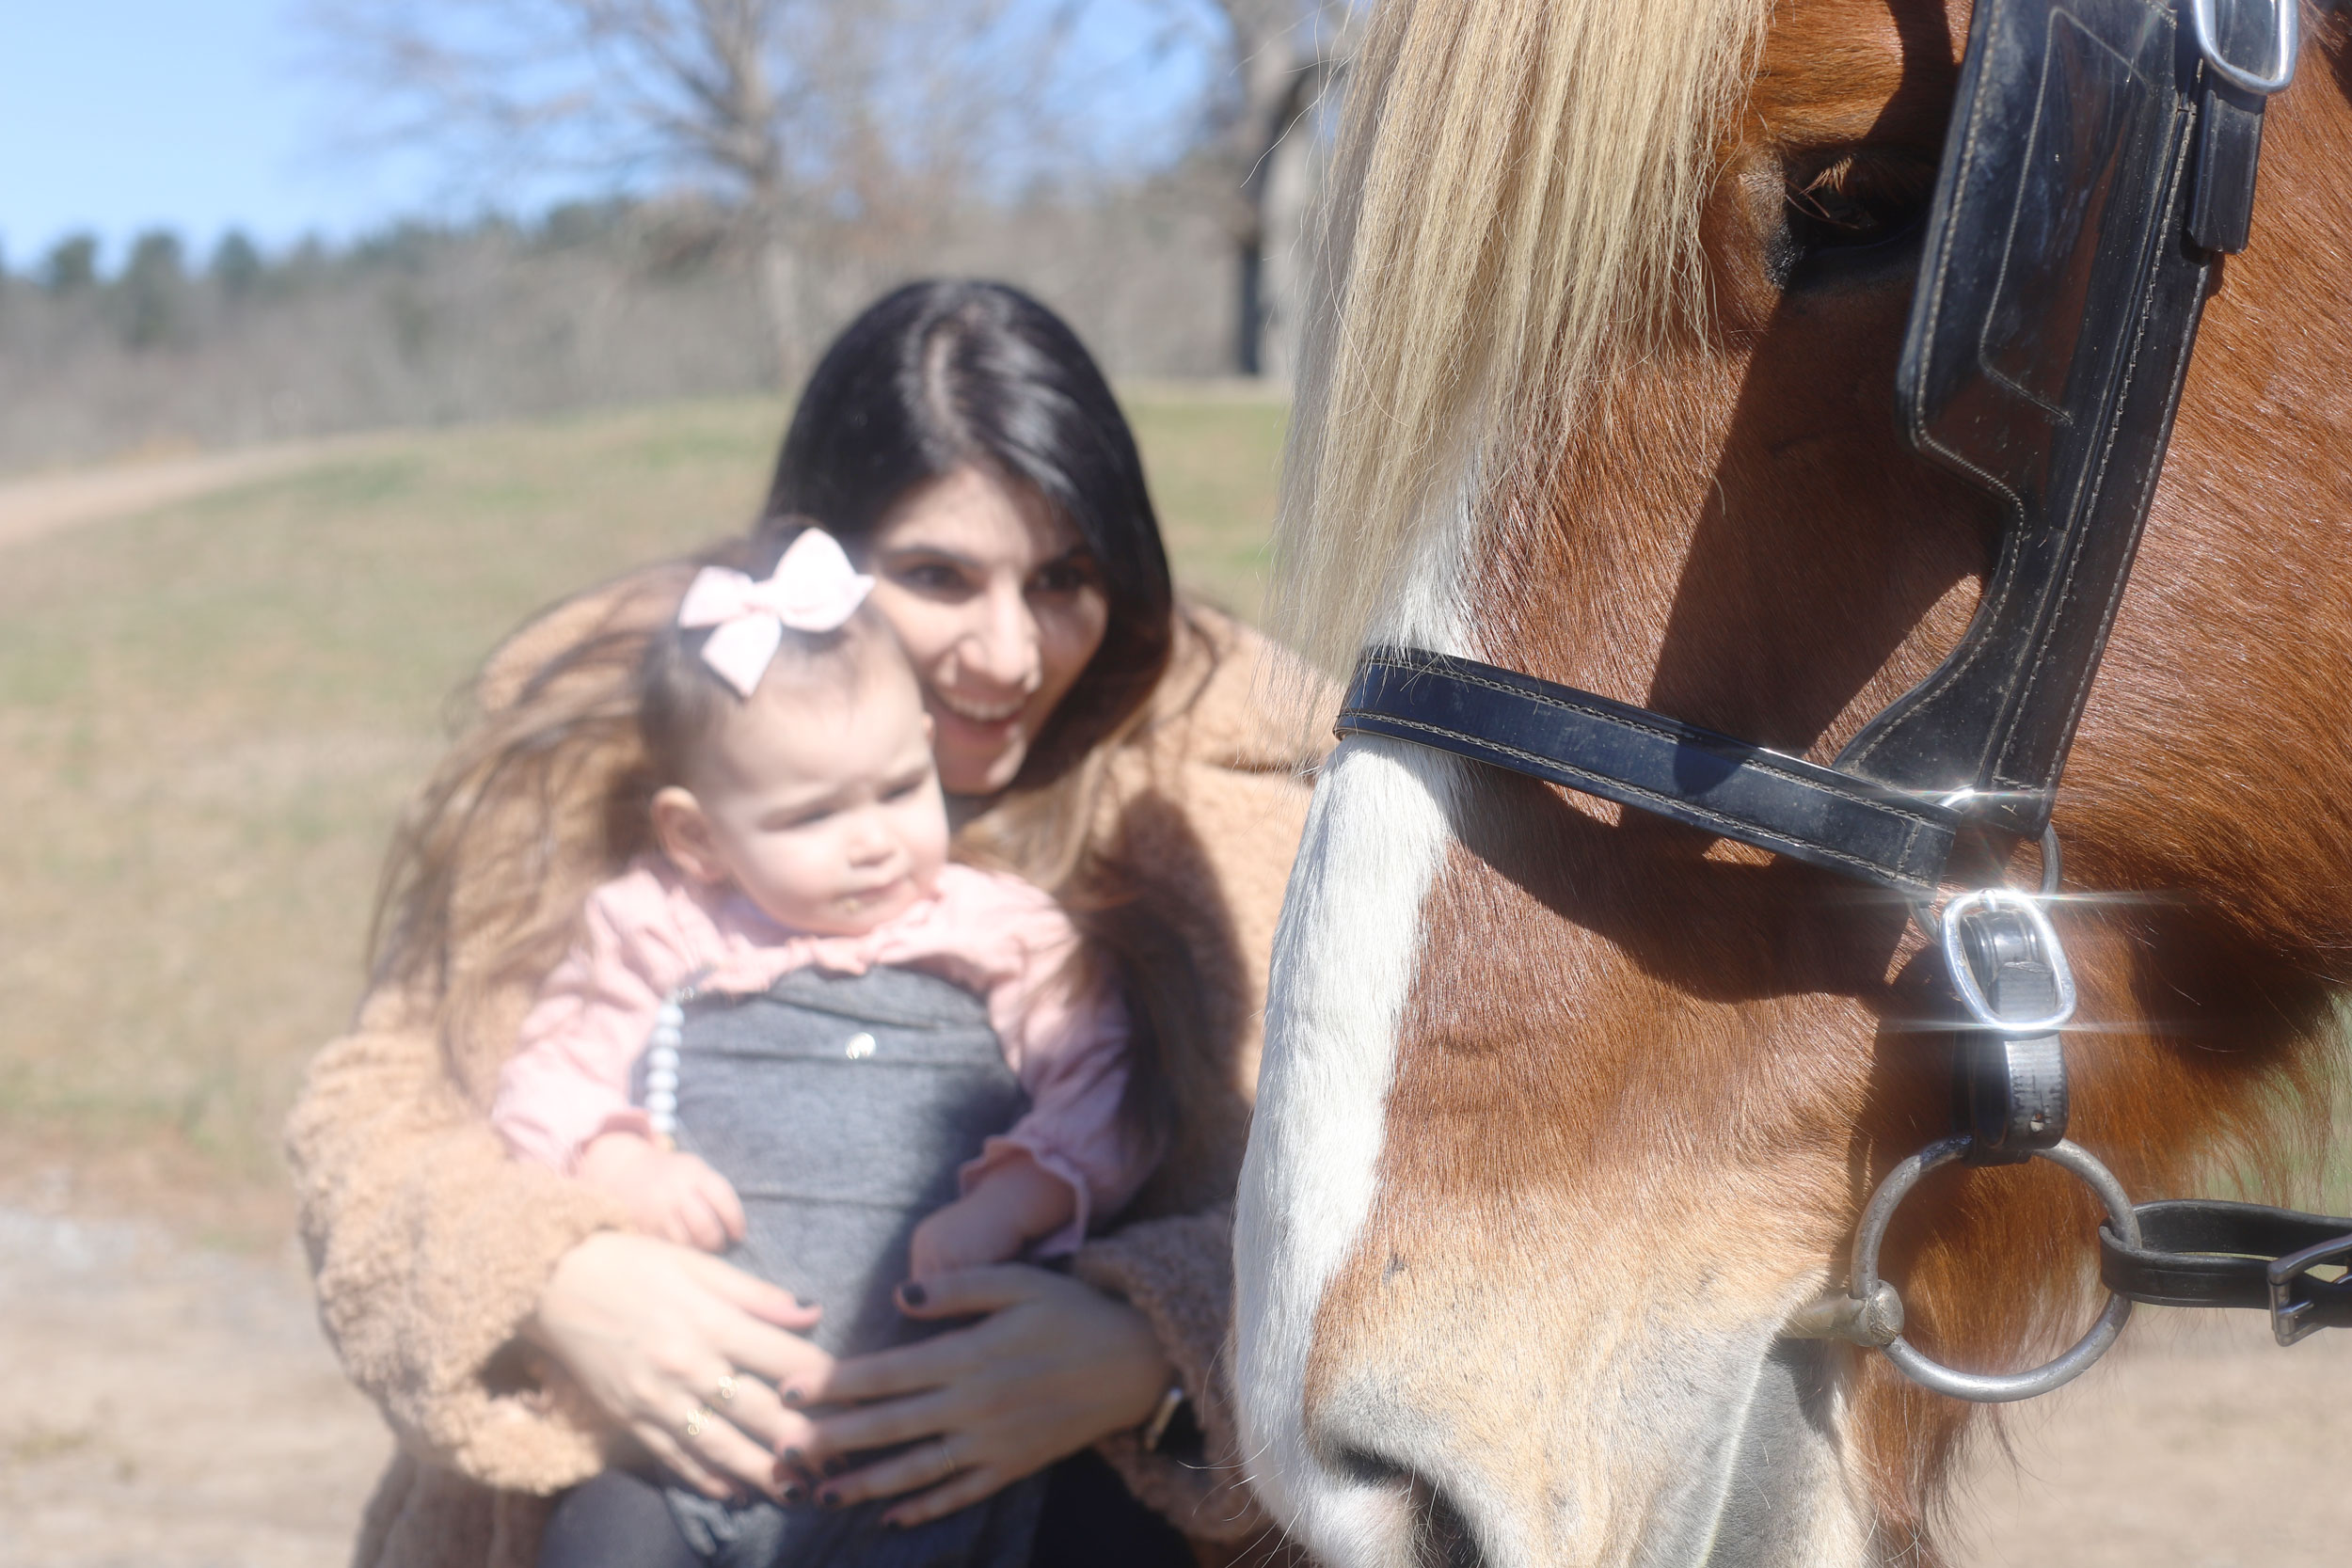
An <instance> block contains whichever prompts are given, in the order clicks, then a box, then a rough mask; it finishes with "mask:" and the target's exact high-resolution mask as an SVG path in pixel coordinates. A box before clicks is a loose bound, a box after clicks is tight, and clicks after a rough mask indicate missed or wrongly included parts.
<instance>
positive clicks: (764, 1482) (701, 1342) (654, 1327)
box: [523, 1230, 833, 1497]
mask: <svg viewBox="0 0 2352 1568" xmlns="http://www.w3.org/2000/svg"><path fill="white" fill-rule="evenodd" d="M819 1316H820V1313H819V1311H818V1308H817V1307H803V1306H801V1305H800V1304H799V1303H798V1302H796V1301H794V1300H793V1299H792V1296H791V1294H790V1292H788V1291H782V1290H779V1289H778V1288H776V1287H775V1286H773V1285H770V1284H767V1283H765V1282H764V1281H761V1280H757V1279H754V1278H753V1277H752V1276H751V1275H747V1274H745V1273H743V1272H742V1271H741V1270H740V1269H737V1268H733V1267H730V1266H729V1265H727V1264H725V1263H722V1262H720V1261H719V1260H718V1259H715V1258H708V1257H705V1256H704V1255H703V1254H701V1253H698V1252H692V1251H690V1250H688V1249H687V1248H685V1247H682V1246H677V1245H675V1244H674V1243H669V1242H662V1241H657V1240H655V1239H654V1238H652V1237H650V1236H633V1235H629V1234H628V1233H626V1232H623V1231H617V1230H609V1231H601V1232H599V1233H597V1234H596V1235H594V1236H591V1237H589V1238H588V1239H587V1240H586V1241H584V1242H582V1243H580V1244H579V1245H578V1246H576V1247H574V1248H572V1250H571V1251H569V1252H567V1253H565V1254H564V1256H563V1258H562V1259H561V1260H560V1261H558V1262H557V1264H556V1265H555V1274H554V1275H553V1276H552V1277H550V1278H549V1279H548V1285H547V1289H546V1290H545V1291H541V1292H540V1295H539V1307H538V1311H537V1313H536V1314H535V1315H534V1316H533V1317H532V1321H531V1322H530V1323H527V1324H525V1325H524V1329H523V1333H524V1336H525V1337H526V1338H529V1339H530V1340H532V1343H534V1344H537V1345H538V1346H540V1347H541V1348H542V1349H544V1350H546V1351H548V1353H549V1354H552V1355H553V1356H554V1357H555V1358H556V1359H557V1360H558V1361H561V1362H562V1363H563V1364H564V1367H565V1368H567V1369H568V1370H570V1372H571V1374H572V1376H573V1377H574V1378H575V1379H577V1380H578V1381H579V1383H580V1387H581V1388H582V1389H584V1390H585V1391H586V1392H587V1395H588V1397H589V1398H590V1399H591V1400H594V1401H595V1402H596V1404H597V1405H598V1406H600V1407H601V1408H602V1409H603V1410H604V1412H605V1414H606V1415H608V1416H610V1417H612V1419H613V1420H614V1421H616V1422H617V1423H619V1424H620V1425H622V1426H624V1427H626V1428H628V1431H629V1432H630V1433H632V1434H633V1435H634V1436H635V1437H636V1438H637V1440H638V1441H639V1442H640V1443H643V1444H644V1446H645V1448H646V1449H647V1451H649V1452H650V1453H652V1455H653V1456H654V1457H655V1458H656V1459H658V1460H660V1462H661V1463H662V1464H664V1465H668V1466H669V1467H670V1468H671V1469H672V1470H674V1471H675V1472H676V1473H677V1474H678V1475H679V1476H680V1477H681V1478H683V1479H684V1480H685V1481H687V1482H689V1483H690V1484H691V1485H692V1486H694V1487H696V1488H697V1489H699V1490H701V1491H703V1492H705V1493H707V1494H708V1495H709V1496H711V1497H726V1496H728V1495H729V1494H731V1493H734V1492H738V1491H739V1490H741V1489H742V1488H743V1487H751V1488H754V1489H755V1490H757V1491H760V1492H765V1493H767V1494H768V1495H769V1496H771V1497H781V1496H782V1495H783V1489H782V1488H781V1487H780V1486H779V1483H778V1481H777V1480H776V1462H775V1454H776V1452H777V1451H778V1450H779V1449H784V1448H787V1447H792V1446H798V1445H805V1444H806V1443H807V1442H808V1441H809V1435H810V1434H809V1425H810V1423H809V1421H808V1418H806V1417H804V1416H803V1415H801V1414H800V1413H799V1412H797V1411H793V1410H787V1408H785V1405H784V1402H782V1401H781V1400H779V1399H778V1398H777V1397H776V1388H775V1386H776V1385H779V1384H784V1383H787V1382H789V1383H791V1384H793V1385H794V1386H806V1385H808V1384H810V1383H811V1382H812V1381H821V1380H822V1379H824V1378H826V1377H827V1376H829V1375H831V1373H832V1371H833V1357H831V1356H829V1355H827V1354H825V1353H824V1352H823V1351H820V1350H818V1348H817V1347H816V1346H814V1345H812V1344H810V1343H809V1342H808V1341H807V1340H806V1339H803V1338H801V1337H800V1336H801V1334H803V1333H805V1332H807V1331H808V1330H809V1329H811V1328H813V1327H815V1326H816V1324H817V1320H818V1317H819ZM787 1331H793V1332H787ZM690 1427H691V1428H692V1429H693V1432H692V1434H691V1435H689V1433H688V1429H689V1428H690Z"/></svg>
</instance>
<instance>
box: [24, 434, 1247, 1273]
mask: <svg viewBox="0 0 2352 1568" xmlns="http://www.w3.org/2000/svg"><path fill="white" fill-rule="evenodd" d="M1133 403H1134V407H1133V412H1134V415H1135V419H1136V428H1137V432H1138V435H1139V436H1140V437H1141V440H1142V442H1143V446H1144V449H1145V452H1146V456H1147V458H1148V460H1149V461H1150V463H1151V465H1152V475H1153V481H1154V486H1155V491H1156V494H1157V495H1158V498H1159V499H1160V503H1161V507H1162V512H1163V515H1164V518H1165V521H1166V524H1167V529H1168V538H1169V542H1170V546H1171V548H1172V550H1173V552H1174V554H1175V556H1176V558H1177V562H1178V571H1179V577H1180V578H1182V579H1183V580H1184V581H1185V582H1186V583H1187V584H1188V585H1189V586H1191V587H1193V588H1194V589H1196V590H1197V591H1200V592H1202V593H1204V594H1207V595H1208V596H1210V597H1212V598H1214V599H1216V600H1218V601H1220V602H1222V603H1225V604H1227V605H1229V606H1231V607H1232V608H1234V609H1236V610H1241V611H1242V612H1244V613H1246V614H1254V613H1255V612H1256V610H1257V609H1258V605H1259V601H1260V594H1261V586H1260V580H1261V571H1260V564H1261V562H1262V558H1263V543H1264V539H1265V536H1266V533H1267V531H1268V529H1269V527H1270V524H1271V520H1272V515H1273V505H1274V500H1273V497H1274V463H1275V455H1276V452H1277V451H1278V449H1279V440H1280V425H1281V418H1282V414H1281V410H1280V408H1279V406H1278V405H1275V404H1269V403H1265V402H1262V401H1250V400H1246V399H1233V398H1216V399H1189V400H1188V399H1184V398H1183V397H1180V396H1176V395H1173V394H1170V393H1167V392H1163V391H1158V390H1153V391H1151V392H1147V393H1142V394H1139V395H1138V396H1136V398H1135V399H1134V400H1133ZM782 413H783V411H782V409H781V407H780V406H779V405H777V404H772V403H769V402H766V401H760V400H743V401H732V402H723V403H707V404H686V405H676V406H670V407H665V408H660V409H654V410H645V411H638V412H632V413H627V414H619V415H599V416H596V417H588V418H576V419H569V420H560V421H554V422H548V423H540V424H532V425H526V426H509V427H500V428H481V429H473V430H466V431H459V432H454V433H447V434H438V435H425V436H415V437H413V438H410V439H405V440H402V441H398V442H395V443H393V444H390V445H388V446H387V447H385V448H383V449H381V450H379V451H373V452H371V453H369V454H367V455H364V456H359V457H350V458H341V459H334V460H330V461H327V462H326V463H324V464H323V465H322V466H319V467H314V468H310V469H308V470H305V471H302V472H299V473H295V474H292V475H288V476H284V477H280V478H277V479H273V480H269V481H266V482H263V483H254V484H252V485H249V486H247V487H245V488H240V489H236V490H233V491H229V492H224V493H220V494H216V495H214V496H211V497H208V498H204V499H197V500H191V501H185V502H182V503H178V504H174V505H171V506H167V507H165V508H162V509H160V510H157V511H154V512H152V513H150V514H148V515H141V516H136V517H132V518H125V519H120V520H117V521H111V522H106V523H99V524H91V525H87V526H85V527H82V528H79V529H76V530H74V531H71V532H66V533H60V534H57V535H56V536H53V537H50V538H46V539H42V540H39V541H36V542H34V543H31V544H27V545H24V546H18V547H16V548H13V549H9V550H8V551H7V552H6V553H5V554H0V758H5V759H6V760H5V761H4V762H0V820H5V821H8V822H11V823H13V824H14V825H15V826H14V829H13V831H12V832H8V833H7V834H5V835H0V890H4V895H0V997H5V998H6V1001H5V1003H4V1004H0V1148H5V1149H7V1151H8V1152H7V1154H6V1155H0V1184H5V1183H8V1182H9V1181H10V1180H14V1179H22V1178H24V1176H25V1175H26V1173H27V1172H28V1171H29V1170H31V1169H32V1168H34V1167H36V1166H56V1165H60V1164H62V1165H65V1166H68V1167H71V1168H72V1170H74V1171H75V1172H76V1173H77V1174H78V1175H79V1177H80V1178H81V1180H82V1182H83V1185H84V1186H85V1187H86V1188H90V1187H94V1188H95V1189H96V1190H97V1192H98V1193H99V1194H100V1195H102V1196H112V1197H113V1198H114V1199H115V1200H116V1201H118V1202H120V1203H125V1204H130V1205H135V1206H136V1207H140V1208H150V1209H153V1208H161V1209H165V1210H175V1211H179V1212H183V1214H185V1215H186V1216H187V1217H188V1218H190V1219H192V1220H195V1221H198V1222H199V1223H200V1224H202V1225H203V1226H204V1227H206V1228H208V1229H212V1230H215V1231H216V1232H220V1233H223V1234H225V1235H230V1236H234V1235H239V1234H242V1235H247V1236H259V1235H262V1234H266V1233H268V1232H270V1231H272V1230H275V1229H277V1228H278V1227H279V1226H280V1225H282V1220H283V1214H284V1199H283V1197H282V1177H281V1175H280V1171H279V1166H278V1153H277V1136H278V1134H277V1129H278V1124H279V1122H280V1120H281V1119H282V1117H283V1116H284V1112H285V1107H286V1105H287V1102H288V1101H289V1098H290V1097H291V1095H292V1093H293V1090H294V1084H295V1082H296V1078H297V1076H298V1074H299V1072H300V1069H301V1065H302V1063H303V1061H304V1059H305V1058H306V1057H307V1055H308V1054H309V1053H310V1051H311V1050H312V1049H313V1048H315V1047H316V1046H317V1044H318V1043H319V1042H320V1041H321V1040H323V1039H325V1038H326V1037H327V1036H329V1035H331V1034H332V1033H333V1032H334V1031H335V1029H336V1028H337V1027H338V1026H339V1024H340V1023H341V1022H342V1019H343V1018H344V1016H345V1015H346V1013H347V1011H348V1009H349V1007H350V1006H351V1003H352V1001H353V999H354V995H355V992H356V990H357V986H358V974H359V949H360V943H361V940H362V935H363V928H364V925H365V920H366V913H367V906H368V900H369V895H370V892H371V889H372V885H373V875H374V869H375V863H376V859H377V856H378V855H379V853H380V852H381V849H382V847H383V843H384V839H385V835H386V832H387V829H388V827H389V824H390V822H391V820H392V816H393V815H394V813H395V812H396V811H397V809H398V807H399V804H400V802H401V800H402V799H403V798H404V796H405V793H406V792H407V790H408V789H409V788H410V787H411V786H412V785H413V784H415V783H416V781H417V780H418V779H419V778H420V777H421V774H422V772H423V770H424V768H426V767H427V766H428V764H429V762H430V760H431V758H432V756H433V754H434V752H435V751H436V749H437V745H438V743H439V739H440V737H441V736H442V735H443V734H444V733H445V731H444V722H445V718H444V716H445V714H446V711H447V706H448V699H449V694H450V693H451V692H452V691H453V689H456V688H457V687H458V686H459V684H460V683H461V682H462V681H463V679H464V678H465V676H466V674H467V673H468V672H469V670H470V669H471V668H472V666H473V664H474V662H475V661H476V660H477V659H478V658H479V657H481V655H482V654H483V653H484V652H485V650H486V649H487V648H488V647H489V646H490V644H491V643H492V642H493V641H496V640H497V638H498V637H499V636H500V634H501V632H503V631H504V630H505V629H506V628H508V627H509V626H513V625H514V624H515V623H516V621H518V620H519V619H521V618H522V617H523V616H525V615H526V614H528V613H529V612H530V611H531V610H532V609H533V608H534V607H536V606H539V605H541V604H544V603H546V602H548V600H550V599H553V598H555V597H557V596H558V595H560V594H564V593H565V592H567V591H569V590H571V589H573V588H576V587H578V586H580V585H582V584H584V583H587V582H591V581H594V580H596V579H597V578H602V577H605V576H607V575H610V574H612V573H614V572H617V571H619V570H621V569H623V568H625V567H627V566H628V565H629V564H631V563H632V562H638V561H641V560H644V559H646V558H649V557H653V556H658V555H661V554H665V553H669V552H672V551H675V550H677V549H681V548H684V547H687V546H691V545H694V544H696V543H699V542H701V541H703V540H706V539H707V538H710V537H712V536H715V535H717V534H720V533H723V532H726V531H731V530H732V529H734V528H736V527H739V526H740V525H741V523H742V522H743V520H744V519H746V518H747V517H748V516H749V515H750V511H751V508H752V507H753V505H754V504H755V501H756V499H757V497H758V495H759V492H760V489H761V485H762V482H763V480H764V478H765V469H766V465H767V462H768V458H769V455H770V451H771V446H772V443H773V441H774V439H775V436H776V435H777V432H778V430H779V429H780V427H781V420H782Z"/></svg>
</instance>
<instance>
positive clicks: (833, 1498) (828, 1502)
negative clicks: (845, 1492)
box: [817, 1486, 841, 1508]
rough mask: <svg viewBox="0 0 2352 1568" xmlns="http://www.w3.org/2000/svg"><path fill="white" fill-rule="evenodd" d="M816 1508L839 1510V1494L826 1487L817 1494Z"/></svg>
mask: <svg viewBox="0 0 2352 1568" xmlns="http://www.w3.org/2000/svg"><path fill="white" fill-rule="evenodd" d="M817 1506H818V1508H839V1507H840V1506H841V1494H840V1493H838V1492H836V1491H834V1489H833V1488H832V1487H830V1486H828V1487H826V1488H825V1489H824V1490H823V1491H822V1492H819V1493H818V1494H817Z"/></svg>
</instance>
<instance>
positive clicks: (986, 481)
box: [866, 467, 1110, 795]
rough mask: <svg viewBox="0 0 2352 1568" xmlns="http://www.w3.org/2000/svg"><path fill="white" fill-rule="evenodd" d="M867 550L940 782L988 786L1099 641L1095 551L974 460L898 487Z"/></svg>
mask: <svg viewBox="0 0 2352 1568" xmlns="http://www.w3.org/2000/svg"><path fill="white" fill-rule="evenodd" d="M870 548H871V550H872V555H871V559H870V560H869V561H868V562H866V569H867V570H868V571H870V572H872V573H873V575H874V578H875V584H874V603H875V604H876V605H878V606H880V607H881V609H882V613H883V614H884V615H885V616H887V617H889V620H890V624H891V626H893V627H894V628H895V629H896V630H897V631H898V637H899V640H900V641H903V642H904V643H905V644H906V648H907V653H908V656H909V657H911V658H913V660H914V671H915V673H916V675H917V676H919V677H920V678H921V680H922V683H923V701H924V705H925V706H926V707H927V708H928V709H929V710H930V716H931V721H932V722H933V724H934V725H936V727H937V734H936V736H935V737H934V745H935V746H936V749H937V752H938V757H939V779H940V783H941V784H944V785H945V786H946V789H947V792H948V793H949V794H951V795H993V794H994V793H995V792H996V791H998V790H1000V789H1002V788H1004V787H1005V786H1006V785H1007V784H1010V783H1012V780H1013V775H1014V774H1016V773H1018V772H1020V771H1021V764H1022V762H1023V761H1024V760H1025V758H1026V757H1027V756H1028V754H1029V748H1030V746H1031V745H1032V744H1034V743H1035V741H1036V739H1037V736H1038V733H1039V732H1040V731H1041V730H1042V729H1043V728H1044V727H1045V723H1046V721H1047V720H1049V719H1051V718H1052V717H1053V714H1054V709H1055V708H1057V706H1059V705H1060V704H1061V700H1062V699H1063V698H1064V697H1066V696H1068V695H1069V694H1070V688H1071V687H1072V686H1073V684H1075V682H1076V681H1077V679H1078V675H1079V673H1080V672H1081V671H1083V670H1085V669H1086V667H1087V661H1088V660H1089V659H1090V658H1092V657H1094V650H1095V649H1097V648H1099V647H1101V646H1102V645H1103V631H1104V626H1105V625H1106V624H1107V623H1108V621H1109V617H1110V601H1109V599H1108V598H1107V597H1106V596H1105V595H1104V592H1103V585H1102V580H1101V577H1100V574H1099V573H1098V572H1097V570H1096V568H1095V563H1094V558H1093V557H1092V556H1091V555H1090V554H1089V553H1088V551H1087V548H1086V546H1085V545H1084V544H1083V543H1081V542H1080V540H1079V538H1078V531H1077V530H1076V529H1074V528H1073V527H1072V526H1071V525H1070V523H1069V522H1068V521H1067V520H1066V519H1064V518H1062V517H1060V516H1058V515H1056V514H1055V513H1054V512H1053V510H1052V509H1051V508H1050V507H1048V506H1047V505H1046V504H1045V502H1044V501H1043V500H1042V499H1041V498H1039V497H1038V496H1037V495H1035V494H1034V493H1032V492H1030V491H1028V490H1027V489H1026V488H1025V487H1022V486H1017V485H1010V484H1007V483H1005V482H1004V481H1002V480H1000V479H998V478H996V477H995V476H993V475H992V474H989V473H986V472H984V471H982V470H981V469H978V468H973V467H963V468H958V469H956V470H955V471H954V472H952V473H948V474H946V475H943V476H942V477H940V478H938V479H935V480H932V481H931V482H930V483H927V484H924V485H921V486H919V487H917V488H916V489H914V490H913V491H911V492H909V493H908V495H907V496H906V498H905V499H902V500H900V501H899V502H898V505H897V506H896V507H895V508H893V509H892V510H891V512H890V514H889V515H887V516H885V517H884V518H883V519H882V524H881V526H880V527H878V528H876V529H875V531H874V532H873V536H872V540H871V545H870Z"/></svg>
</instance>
